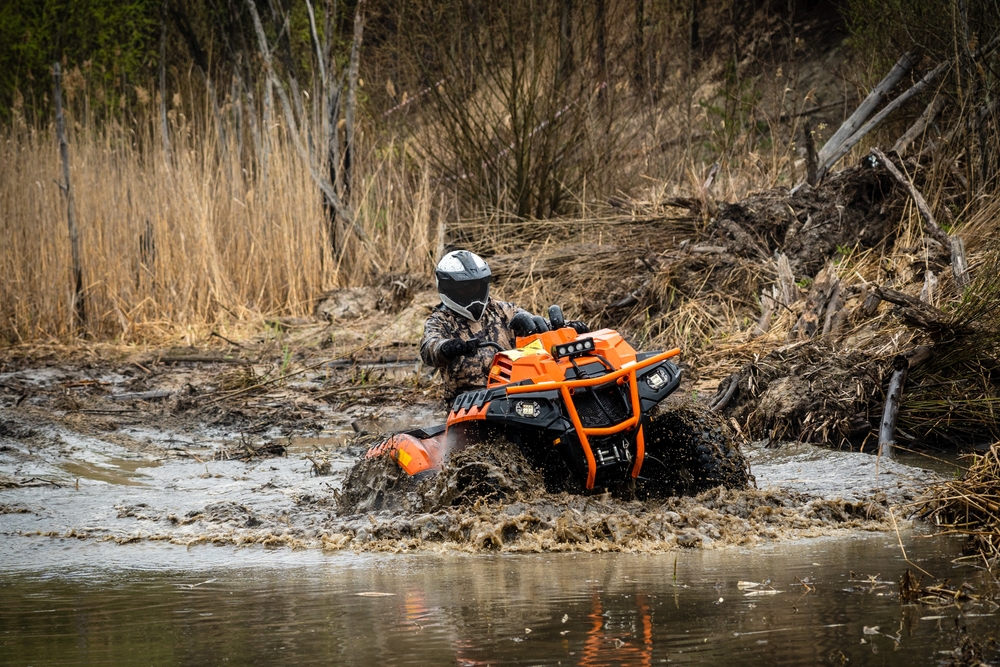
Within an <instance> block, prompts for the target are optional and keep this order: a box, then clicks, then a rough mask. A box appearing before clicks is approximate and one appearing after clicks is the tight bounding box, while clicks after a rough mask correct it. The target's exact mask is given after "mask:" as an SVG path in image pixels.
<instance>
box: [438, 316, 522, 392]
mask: <svg viewBox="0 0 1000 667" xmlns="http://www.w3.org/2000/svg"><path fill="white" fill-rule="evenodd" d="M519 312H521V309H520V308H518V307H517V306H515V305H514V304H512V303H508V302H506V301H498V300H497V299H494V298H493V297H490V300H489V303H488V304H486V310H484V311H483V316H482V317H481V318H479V321H478V322H473V321H472V320H470V319H467V318H465V317H463V316H461V315H459V314H458V313H456V312H454V311H452V310H450V309H449V308H448V307H447V306H445V305H444V304H440V305H438V307H437V308H435V309H434V312H433V313H431V316H430V317H429V318H427V323H426V324H424V337H423V338H421V339H420V358H421V359H423V361H424V363H425V364H427V365H429V366H437V367H438V368H440V369H441V373H442V375H443V376H444V391H445V399H446V400H447V401H448V402H449V403H450V402H451V401H452V400H453V399H454V398H455V396H457V395H458V394H459V393H461V392H463V391H466V390H468V389H479V388H482V387H485V386H486V376H487V375H488V374H489V372H490V363H491V362H492V361H493V355H494V354H495V353H496V350H495V349H493V348H491V347H486V348H480V350H479V353H478V354H476V355H472V356H468V357H456V358H454V359H452V360H451V361H449V360H447V359H445V358H444V357H442V356H441V344H442V343H444V342H445V341H446V340H450V339H452V338H460V339H462V340H471V339H473V338H478V339H479V340H485V341H493V342H494V343H499V344H500V347H502V348H503V349H505V350H510V349H513V348H514V343H515V340H516V336H515V335H514V332H513V331H511V330H510V321H511V320H512V319H514V316H515V315H517V314H518V313H519Z"/></svg>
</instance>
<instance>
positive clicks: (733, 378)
mask: <svg viewBox="0 0 1000 667" xmlns="http://www.w3.org/2000/svg"><path fill="white" fill-rule="evenodd" d="M727 380H728V381H729V386H728V387H726V391H725V392H723V393H722V395H721V396H720V397H719V399H718V400H716V401H714V402H713V403H711V404H710V405H709V410H711V411H712V412H722V411H723V410H725V409H726V406H727V405H729V402H730V401H731V400H733V396H735V395H736V390H737V389H739V386H740V374H739V373H733V374H732V375H730V376H729V377H728V378H727ZM723 382H725V380H723ZM719 389H720V390H721V389H722V384H721V383H720V385H719Z"/></svg>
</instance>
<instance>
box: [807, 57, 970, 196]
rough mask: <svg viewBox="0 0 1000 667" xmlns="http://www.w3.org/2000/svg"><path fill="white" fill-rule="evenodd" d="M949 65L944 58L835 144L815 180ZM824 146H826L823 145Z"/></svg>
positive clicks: (822, 163) (821, 178) (819, 179)
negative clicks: (840, 141) (859, 126)
mask: <svg viewBox="0 0 1000 667" xmlns="http://www.w3.org/2000/svg"><path fill="white" fill-rule="evenodd" d="M950 67H951V61H950V60H946V61H944V62H943V63H941V64H939V65H938V66H937V67H935V68H934V69H932V70H931V71H930V72H928V73H927V74H925V75H924V77H923V78H922V79H920V81H917V82H916V83H915V84H913V85H912V86H911V87H910V88H909V89H908V90H907V91H906V92H905V93H903V94H902V95H900V96H899V97H897V98H896V99H894V100H893V101H892V102H890V103H889V104H887V105H885V108H884V109H882V110H881V111H879V112H878V113H877V114H875V116H874V117H872V119H871V120H869V121H868V122H867V123H865V124H864V125H862V126H861V128H860V129H858V131H857V132H855V133H854V134H852V135H851V136H850V137H848V138H847V139H846V140H844V142H843V143H842V144H841V145H839V146H837V147H836V148H835V149H834V150H833V151H831V153H830V156H829V157H828V158H827V159H826V160H825V161H823V162H821V163H820V166H819V173H818V174H817V180H818V181H821V180H823V177H824V176H826V173H827V172H828V171H829V170H830V168H831V167H832V166H833V165H835V164H837V162H838V161H839V160H840V158H842V157H844V156H845V155H847V154H848V153H849V152H850V150H851V149H852V148H854V147H855V146H856V145H857V144H858V142H859V141H861V140H862V139H863V138H864V137H865V135H867V134H868V133H869V132H871V131H872V130H874V129H875V128H876V127H877V126H878V124H879V123H881V122H882V121H883V120H885V118H886V116H888V115H889V114H890V113H892V112H893V111H895V110H896V109H898V108H899V107H901V106H902V105H903V104H905V103H906V102H908V101H910V100H911V99H912V98H913V97H914V96H915V95H917V94H918V93H920V92H922V91H923V90H924V89H925V88H927V86H929V85H931V84H932V83H933V82H934V80H935V79H937V78H938V77H939V76H941V75H942V74H944V73H945V72H946V71H947V70H948V69H949V68H950ZM824 148H826V146H824Z"/></svg>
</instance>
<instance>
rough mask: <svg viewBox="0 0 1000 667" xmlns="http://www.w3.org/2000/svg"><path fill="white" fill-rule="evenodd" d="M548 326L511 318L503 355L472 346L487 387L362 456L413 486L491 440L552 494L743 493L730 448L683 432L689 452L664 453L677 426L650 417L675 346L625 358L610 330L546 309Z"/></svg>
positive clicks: (740, 470)
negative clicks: (487, 364) (513, 449)
mask: <svg viewBox="0 0 1000 667" xmlns="http://www.w3.org/2000/svg"><path fill="white" fill-rule="evenodd" d="M549 321H550V322H551V329H550V328H549V323H547V322H546V321H545V320H543V319H542V318H540V317H534V318H532V317H531V316H530V315H527V314H526V313H523V314H521V315H520V316H518V317H515V319H514V321H513V322H512V323H511V327H512V329H513V330H514V331H515V333H516V334H517V347H516V349H514V350H501V349H500V346H499V345H497V344H496V343H493V342H489V341H484V342H481V343H480V347H494V348H496V350H497V353H496V356H495V357H494V358H493V364H492V366H491V368H490V371H489V377H488V380H487V386H486V389H480V390H474V391H468V392H465V393H463V394H460V395H459V396H458V397H457V398H456V399H455V401H454V403H453V404H452V406H451V410H450V412H449V414H448V419H447V422H446V424H444V425H441V426H435V427H430V428H423V429H416V430H412V431H406V432H403V433H397V434H395V435H393V436H391V437H389V438H388V439H386V440H384V441H382V442H380V443H378V444H376V445H375V446H373V447H372V448H371V449H369V450H368V452H367V453H366V454H365V458H366V459H373V458H376V457H383V456H389V457H392V459H394V460H395V461H396V462H397V463H398V465H399V466H400V467H401V468H402V470H403V471H405V473H406V474H407V475H409V476H410V477H420V476H425V475H428V474H433V473H436V472H437V471H439V470H440V469H441V467H442V465H444V463H445V460H446V459H447V457H448V455H449V454H450V453H452V452H455V451H458V450H460V449H463V448H465V447H466V446H468V444H469V443H470V442H476V441H478V440H481V439H484V438H486V437H489V436H490V435H494V434H499V435H502V436H503V437H504V438H506V439H507V440H509V441H510V442H512V443H514V444H516V445H517V446H519V447H520V449H521V451H522V452H523V453H524V454H525V455H526V457H527V458H528V460H529V461H531V462H532V464H533V465H535V466H537V468H538V469H540V470H541V471H542V473H543V475H544V478H545V482H546V486H547V488H548V489H549V490H551V491H557V490H568V491H575V492H584V493H586V492H588V491H594V490H600V491H603V490H606V489H611V490H614V489H618V488H620V487H622V486H623V485H626V484H630V483H631V484H633V485H637V486H638V487H640V488H643V489H645V490H646V492H660V493H663V492H667V493H669V492H675V491H677V490H678V489H679V487H680V486H681V485H682V484H684V483H686V484H687V490H689V491H699V490H701V489H703V488H710V487H712V486H716V485H718V484H726V485H728V486H736V487H743V486H746V484H747V480H748V473H747V471H746V462H745V460H744V459H743V457H742V454H740V453H739V450H738V449H736V448H735V446H734V445H732V443H722V444H721V445H719V444H718V443H714V444H712V446H706V443H705V442H702V440H705V439H704V438H702V437H701V436H697V437H694V438H692V437H690V434H689V436H688V437H682V438H680V439H681V440H684V441H685V443H687V444H691V445H692V446H687V444H684V446H682V447H680V448H678V447H672V446H671V443H670V442H669V441H670V440H671V435H672V434H673V430H676V429H674V428H673V427H670V426H668V427H666V428H663V427H662V426H660V425H658V423H657V422H656V421H655V420H654V418H653V413H654V409H655V408H656V407H657V406H658V405H659V404H660V402H661V401H663V400H664V399H665V398H666V397H667V396H669V395H670V394H671V393H673V392H674V390H676V389H677V387H678V385H679V384H680V376H681V372H680V369H679V368H678V367H677V366H676V365H675V364H674V363H673V362H672V361H670V360H671V359H672V358H674V357H676V356H677V355H678V354H680V350H679V349H677V348H674V349H672V350H668V351H666V352H636V351H635V350H634V349H633V348H632V347H631V346H630V345H629V344H628V343H627V342H626V341H625V339H624V338H622V336H621V334H619V333H618V332H616V331H614V330H612V329H601V330H599V331H594V332H591V333H587V334H582V335H581V334H577V332H576V331H575V330H574V329H573V328H571V327H568V326H565V320H564V318H563V315H562V311H561V310H560V309H559V307H558V306H552V307H551V308H549ZM675 444H676V443H675ZM681 450H685V451H681ZM684 462H687V465H684ZM692 462H693V463H695V464H696V465H690V464H691V463H692ZM682 468H683V470H682ZM682 478H683V479H682ZM692 483H693V485H692Z"/></svg>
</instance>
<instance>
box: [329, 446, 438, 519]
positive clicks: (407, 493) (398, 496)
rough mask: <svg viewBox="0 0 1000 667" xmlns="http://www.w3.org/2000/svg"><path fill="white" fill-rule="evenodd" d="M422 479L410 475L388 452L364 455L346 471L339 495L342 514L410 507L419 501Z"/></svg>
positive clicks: (339, 510)
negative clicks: (380, 454) (371, 456)
mask: <svg viewBox="0 0 1000 667" xmlns="http://www.w3.org/2000/svg"><path fill="white" fill-rule="evenodd" d="M418 485H419V481H418V480H416V479H414V478H413V477H410V476H409V475H407V474H406V472H405V471H404V470H403V469H402V468H400V467H399V464H398V463H397V462H396V460H395V459H393V458H392V457H391V456H389V455H388V454H385V455H382V456H377V457H375V458H371V459H366V458H362V459H360V460H359V461H358V462H357V463H355V464H354V467H353V468H351V469H350V471H348V473H347V478H346V479H345V480H344V486H343V488H342V490H341V492H340V494H339V495H338V497H337V513H338V514H340V515H341V516H345V515H349V514H364V513H367V512H377V511H380V510H398V509H411V507H412V506H413V505H414V504H419V500H418V499H417V497H416V495H415V493H416V490H417V487H418Z"/></svg>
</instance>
